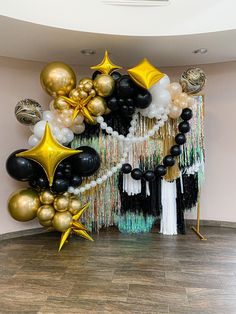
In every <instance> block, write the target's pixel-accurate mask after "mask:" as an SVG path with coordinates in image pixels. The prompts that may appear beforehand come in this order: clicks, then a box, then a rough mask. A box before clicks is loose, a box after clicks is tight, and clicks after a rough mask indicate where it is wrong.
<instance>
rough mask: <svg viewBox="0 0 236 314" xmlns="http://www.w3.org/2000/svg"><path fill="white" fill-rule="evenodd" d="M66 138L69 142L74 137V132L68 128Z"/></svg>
mask: <svg viewBox="0 0 236 314" xmlns="http://www.w3.org/2000/svg"><path fill="white" fill-rule="evenodd" d="M66 139H67V142H69V143H70V142H71V141H73V139H74V133H73V132H72V131H71V130H70V129H68V132H67V135H66Z"/></svg>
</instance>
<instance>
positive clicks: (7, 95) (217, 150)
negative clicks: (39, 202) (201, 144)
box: [0, 58, 236, 234]
mask: <svg viewBox="0 0 236 314" xmlns="http://www.w3.org/2000/svg"><path fill="white" fill-rule="evenodd" d="M42 67H43V64H41V63H38V62H31V61H22V60H15V59H8V58H0V99H1V116H0V121H1V123H0V128H1V142H0V143H1V152H0V175H1V185H0V202H1V205H2V206H1V211H0V234H2V233H6V232H11V231H17V230H22V229H29V228H32V227H38V226H39V225H38V223H37V222H36V220H35V221H32V222H28V223H21V222H17V221H15V220H13V219H12V218H11V217H10V216H9V214H8V211H7V209H6V204H7V199H8V196H9V194H10V193H12V192H13V191H15V190H16V189H17V188H19V187H21V186H24V185H25V184H21V183H19V182H17V181H15V180H13V179H11V178H10V177H9V176H8V175H7V173H6V171H5V161H6V159H7V156H8V155H9V154H10V153H11V152H13V151H14V150H16V149H19V148H27V138H28V135H29V134H30V132H29V130H27V128H26V127H24V126H22V125H20V124H19V123H18V122H17V121H16V119H15V116H14V107H15V104H16V103H17V101H19V100H20V99H23V98H33V99H35V100H37V101H38V102H39V103H41V104H42V105H45V106H47V104H48V101H49V99H50V98H49V97H48V96H47V95H46V93H45V92H44V91H43V90H42V88H41V86H40V82H39V75H40V71H41V69H42ZM202 68H203V70H204V71H205V72H206V73H207V77H208V82H207V88H206V89H205V94H206V119H205V134H206V147H207V150H206V153H207V161H206V182H205V185H204V187H203V191H202V201H201V202H202V218H203V219H210V220H224V221H235V222H236V209H235V204H234V203H235V196H236V191H235V190H234V188H235V184H234V179H235V177H236V166H235V163H234V157H235V154H236V147H235V134H236V123H235V116H236V101H235V87H236V62H230V63H222V64H212V65H204V66H202ZM163 70H164V71H165V72H166V73H167V74H168V75H169V76H170V77H171V80H174V79H176V80H178V77H179V76H180V74H181V73H182V71H183V70H184V68H183V67H175V68H165V69H163ZM85 71H86V70H85V69H84V68H83V69H82V72H85ZM80 74H82V73H81V71H80ZM188 216H189V215H188ZM191 216H193V214H192V215H190V216H189V217H191Z"/></svg>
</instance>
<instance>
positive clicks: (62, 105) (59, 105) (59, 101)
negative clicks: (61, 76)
mask: <svg viewBox="0 0 236 314" xmlns="http://www.w3.org/2000/svg"><path fill="white" fill-rule="evenodd" d="M53 107H54V109H57V110H64V109H69V108H70V104H68V102H66V100H65V99H63V98H62V97H58V98H56V99H55V100H54V103H53Z"/></svg>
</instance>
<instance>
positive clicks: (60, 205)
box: [53, 195, 69, 212]
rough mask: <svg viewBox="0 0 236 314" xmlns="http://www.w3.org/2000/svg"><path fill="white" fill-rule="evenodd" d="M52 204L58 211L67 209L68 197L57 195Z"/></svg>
mask: <svg viewBox="0 0 236 314" xmlns="http://www.w3.org/2000/svg"><path fill="white" fill-rule="evenodd" d="M53 206H54V208H55V209H56V210H57V211H58V212H65V211H66V210H68V206H69V198H68V197H66V196H65V195H60V196H57V197H56V198H55V200H54V203H53Z"/></svg>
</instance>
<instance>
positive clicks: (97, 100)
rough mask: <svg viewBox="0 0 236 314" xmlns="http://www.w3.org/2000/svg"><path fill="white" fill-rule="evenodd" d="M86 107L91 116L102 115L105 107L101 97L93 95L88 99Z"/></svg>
mask: <svg viewBox="0 0 236 314" xmlns="http://www.w3.org/2000/svg"><path fill="white" fill-rule="evenodd" d="M87 108H88V110H89V112H90V113H91V114H92V115H93V116H95V117H98V116H102V115H103V114H104V113H105V112H106V109H107V105H106V101H105V99H103V98H102V97H99V96H95V97H94V98H92V99H91V100H90V102H89V103H88V106H87Z"/></svg>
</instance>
